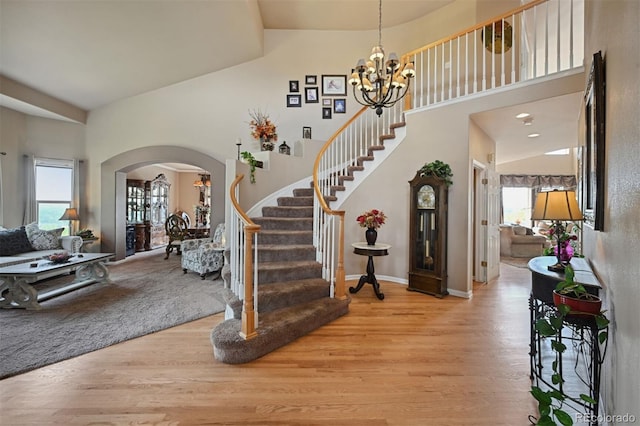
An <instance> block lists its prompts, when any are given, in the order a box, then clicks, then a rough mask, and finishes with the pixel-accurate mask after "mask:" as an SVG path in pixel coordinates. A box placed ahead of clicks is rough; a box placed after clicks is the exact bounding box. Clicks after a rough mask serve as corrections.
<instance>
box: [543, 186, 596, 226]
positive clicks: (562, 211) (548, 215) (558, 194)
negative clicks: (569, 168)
mask: <svg viewBox="0 0 640 426" xmlns="http://www.w3.org/2000/svg"><path fill="white" fill-rule="evenodd" d="M531 219H532V220H572V221H575V220H583V219H584V218H583V216H582V212H581V211H580V207H578V201H577V199H576V192H575V191H559V190H557V189H555V190H553V191H548V192H541V193H539V194H538V197H537V198H536V203H535V204H534V206H533V212H532V213H531Z"/></svg>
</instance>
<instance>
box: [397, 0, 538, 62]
mask: <svg viewBox="0 0 640 426" xmlns="http://www.w3.org/2000/svg"><path fill="white" fill-rule="evenodd" d="M547 1H548V0H534V1H532V2H530V3H527V4H525V5H522V6H520V7H517V8H515V9H513V10H511V11H509V12H506V13H503V14H501V15H498V16H495V17H493V18H490V19H487V20H485V21H483V22H481V23H479V24H476V25H474V26H472V27H469V28H467V29H466V30H462V31H459V32H457V33H455V34H453V35H450V36H448V37H444V38H441V39H440V40H437V41H434V42H433V43H429V44H427V45H425V46H422V47H419V48H417V49H414V50H412V51H410V52H407V53H405V54H404V55H402V58H403V60H404V58H406V57H409V56H413V55H416V54H418V53H420V52H423V51H425V50H429V49H431V48H432V47H435V46H439V45H441V44H444V43H447V42H449V41H453V40H455V39H457V38H458V37H461V36H463V35H465V34H467V33H470V32H473V31H475V30H479V29H481V28H484V27H486V26H487V25H491V24H493V23H494V22H497V21H500V20H502V19H505V18H508V17H510V16H513V15H517V14H518V13H520V12H524V11H525V10H528V9H531V8H533V7H536V6H538V5H539V4H542V3H546V2H547Z"/></svg>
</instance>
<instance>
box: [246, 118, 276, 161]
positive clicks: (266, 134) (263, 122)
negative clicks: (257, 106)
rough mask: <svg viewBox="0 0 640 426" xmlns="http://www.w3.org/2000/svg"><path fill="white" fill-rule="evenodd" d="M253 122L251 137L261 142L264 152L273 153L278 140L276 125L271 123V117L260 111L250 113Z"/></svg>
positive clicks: (250, 124)
mask: <svg viewBox="0 0 640 426" xmlns="http://www.w3.org/2000/svg"><path fill="white" fill-rule="evenodd" d="M249 115H250V116H251V121H249V127H251V136H252V137H253V138H255V139H257V140H259V141H260V149H261V150H262V151H273V147H274V145H275V144H274V143H275V142H276V141H277V140H278V133H277V132H276V125H275V124H274V123H273V122H272V121H271V119H270V118H269V115H268V114H266V113H264V112H261V111H260V110H253V111H249Z"/></svg>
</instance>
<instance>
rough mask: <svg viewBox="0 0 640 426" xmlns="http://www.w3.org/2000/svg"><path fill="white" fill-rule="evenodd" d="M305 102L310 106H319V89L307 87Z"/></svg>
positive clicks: (305, 89)
mask: <svg viewBox="0 0 640 426" xmlns="http://www.w3.org/2000/svg"><path fill="white" fill-rule="evenodd" d="M304 101H305V102H306V103H308V104H317V103H318V102H320V100H319V98H318V88H317V87H305V88H304Z"/></svg>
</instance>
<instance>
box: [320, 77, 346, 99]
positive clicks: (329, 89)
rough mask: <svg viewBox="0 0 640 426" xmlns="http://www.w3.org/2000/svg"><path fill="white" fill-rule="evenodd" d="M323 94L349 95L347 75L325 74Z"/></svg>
mask: <svg viewBox="0 0 640 426" xmlns="http://www.w3.org/2000/svg"><path fill="white" fill-rule="evenodd" d="M322 96H347V76H346V75H323V76H322Z"/></svg>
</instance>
